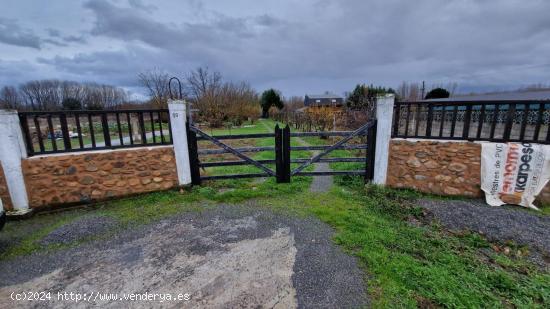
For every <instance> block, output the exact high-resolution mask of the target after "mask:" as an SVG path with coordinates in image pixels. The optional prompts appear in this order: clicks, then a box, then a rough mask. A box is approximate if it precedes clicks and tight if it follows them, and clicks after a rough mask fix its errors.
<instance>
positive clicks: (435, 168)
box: [387, 139, 550, 203]
mask: <svg viewBox="0 0 550 309" xmlns="http://www.w3.org/2000/svg"><path fill="white" fill-rule="evenodd" d="M389 153H390V155H389V167H388V178H387V184H388V185H389V186H391V187H396V188H411V189H417V190H419V191H422V192H427V193H433V194H440V195H460V196H470V197H482V196H483V191H481V177H480V173H481V144H479V143H472V142H438V141H430V140H424V141H411V140H400V139H393V140H391V142H390V151H389ZM539 200H540V201H541V202H543V203H550V185H547V186H546V187H545V188H544V190H543V191H542V192H541V194H540V195H539Z"/></svg>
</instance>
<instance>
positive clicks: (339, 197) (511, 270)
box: [262, 180, 550, 308]
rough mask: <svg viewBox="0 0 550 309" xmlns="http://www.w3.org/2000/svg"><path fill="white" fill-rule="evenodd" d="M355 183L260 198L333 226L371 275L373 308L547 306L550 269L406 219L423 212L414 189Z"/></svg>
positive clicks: (468, 235) (481, 242)
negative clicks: (318, 191) (415, 203)
mask: <svg viewBox="0 0 550 309" xmlns="http://www.w3.org/2000/svg"><path fill="white" fill-rule="evenodd" d="M354 183H355V184H354V185H351V186H350V183H349V182H348V183H347V186H338V187H335V188H334V190H333V191H332V192H330V193H327V194H321V195H311V194H305V195H299V196H297V197H294V198H293V199H292V200H290V199H288V198H280V199H277V200H273V199H272V200H269V201H262V202H263V203H264V204H268V205H271V206H272V207H275V208H278V209H284V208H291V209H293V210H297V211H298V212H301V213H306V214H314V215H315V216H317V217H318V218H320V219H321V220H322V221H324V222H326V223H328V224H330V225H331V226H333V227H334V228H335V229H336V230H337V234H336V236H335V238H334V241H335V242H336V243H337V244H339V245H340V246H342V247H343V248H345V250H346V251H347V252H349V253H350V254H353V255H355V256H357V257H358V258H359V260H360V261H361V264H362V265H363V266H364V268H365V270H366V271H367V273H368V278H369V282H368V285H369V294H370V296H371V298H372V300H373V302H372V305H373V307H375V308H380V307H384V308H385V307H392V308H393V307H397V308H403V307H404V308H416V307H417V306H428V305H433V306H443V307H450V308H499V307H513V306H515V307H520V308H536V307H540V308H542V307H544V304H545V303H546V304H548V302H549V301H550V275H549V274H548V273H544V272H542V271H541V270H539V269H538V268H536V267H535V266H533V265H531V264H530V263H529V262H527V261H526V260H525V259H523V258H510V257H508V256H505V255H504V254H499V253H496V252H493V251H492V250H491V249H490V248H489V245H490V244H489V243H488V242H487V241H486V240H485V239H484V238H483V237H481V236H480V235H478V234H476V233H465V234H462V235H450V234H449V233H446V232H445V231H444V230H442V229H441V228H440V227H439V226H437V225H434V226H429V227H415V226H412V225H410V224H408V223H407V222H406V220H405V219H406V218H407V217H408V216H414V215H419V214H420V213H421V212H420V210H419V209H417V208H415V207H412V206H408V205H410V204H411V203H410V201H411V200H412V199H414V198H416V197H417V196H418V194H417V193H414V192H413V191H396V190H390V189H382V188H378V187H375V186H369V187H367V189H366V190H365V189H363V187H362V186H360V181H359V180H356V181H355V182H354Z"/></svg>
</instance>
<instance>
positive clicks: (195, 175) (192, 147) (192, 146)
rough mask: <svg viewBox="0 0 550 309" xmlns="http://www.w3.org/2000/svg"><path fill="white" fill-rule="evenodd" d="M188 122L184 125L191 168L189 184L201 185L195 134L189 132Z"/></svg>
mask: <svg viewBox="0 0 550 309" xmlns="http://www.w3.org/2000/svg"><path fill="white" fill-rule="evenodd" d="M189 126H190V125H189V122H187V123H186V130H187V145H188V149H189V165H190V167H191V184H193V185H197V186H198V185H200V184H201V171H200V166H199V146H198V144H197V133H195V132H193V131H191V129H190V128H189Z"/></svg>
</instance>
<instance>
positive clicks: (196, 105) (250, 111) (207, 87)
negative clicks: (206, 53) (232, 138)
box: [139, 67, 282, 127]
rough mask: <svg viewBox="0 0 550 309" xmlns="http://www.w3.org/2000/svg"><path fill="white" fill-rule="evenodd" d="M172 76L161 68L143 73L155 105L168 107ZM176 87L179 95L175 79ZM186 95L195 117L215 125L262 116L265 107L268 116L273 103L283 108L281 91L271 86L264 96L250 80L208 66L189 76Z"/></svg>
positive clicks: (142, 80) (185, 82) (142, 79)
mask: <svg viewBox="0 0 550 309" xmlns="http://www.w3.org/2000/svg"><path fill="white" fill-rule="evenodd" d="M170 77H171V75H169V74H168V73H165V72H162V71H160V70H157V69H154V70H150V71H147V72H142V73H140V74H139V81H140V83H141V85H142V86H143V87H144V88H145V89H146V90H147V92H148V95H149V103H150V104H151V105H152V106H154V107H157V108H166V106H167V102H168V99H169V98H170V88H169V87H170V86H169V85H168V82H169V80H170ZM172 87H173V88H172V95H176V92H179V87H178V85H176V83H175V82H173V84H172ZM178 95H179V94H178ZM182 96H183V98H184V99H185V100H187V101H188V102H190V103H191V105H190V106H191V109H192V110H193V117H194V118H193V119H194V121H195V122H205V123H207V124H208V125H209V126H211V127H221V126H223V125H241V124H242V123H243V122H244V121H248V120H249V121H255V120H256V119H258V118H259V117H260V113H261V110H262V109H263V110H264V112H263V115H264V116H266V114H267V113H268V110H269V108H270V107H271V105H275V106H277V107H279V108H282V101H281V95H280V93H279V92H278V91H276V90H274V89H270V90H268V91H266V92H264V94H263V95H262V96H260V95H259V94H258V92H256V90H255V89H254V88H252V86H251V85H250V84H249V83H248V82H246V81H239V82H233V81H224V79H223V77H222V74H221V73H220V72H217V71H212V70H210V69H209V68H208V67H199V68H196V69H194V70H192V71H190V72H189V73H188V74H187V75H186V76H185V78H184V79H183V80H182ZM266 109H267V111H266Z"/></svg>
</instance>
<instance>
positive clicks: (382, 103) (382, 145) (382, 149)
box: [373, 94, 395, 185]
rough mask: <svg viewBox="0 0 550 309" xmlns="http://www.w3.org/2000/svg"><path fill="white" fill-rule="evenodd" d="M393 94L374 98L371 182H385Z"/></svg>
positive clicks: (383, 183)
mask: <svg viewBox="0 0 550 309" xmlns="http://www.w3.org/2000/svg"><path fill="white" fill-rule="evenodd" d="M394 101H395V96H394V95H393V94H386V95H384V96H380V97H378V98H377V99H376V121H377V126H376V151H375V155H374V177H373V183H375V184H379V185H385V184H386V177H387V173H388V159H389V148H390V139H391V129H392V128H391V127H392V119H393V103H394Z"/></svg>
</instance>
